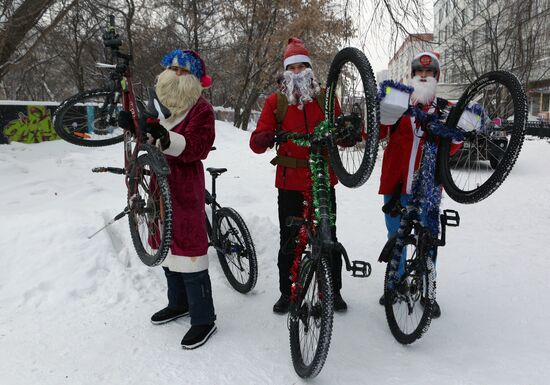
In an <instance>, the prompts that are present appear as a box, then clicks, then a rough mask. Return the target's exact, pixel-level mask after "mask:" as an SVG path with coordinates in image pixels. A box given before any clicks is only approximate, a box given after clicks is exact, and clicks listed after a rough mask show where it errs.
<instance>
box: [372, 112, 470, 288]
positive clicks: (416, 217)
mask: <svg viewBox="0 0 550 385" xmlns="http://www.w3.org/2000/svg"><path fill="white" fill-rule="evenodd" d="M412 112H413V115H414V116H415V117H416V119H420V121H421V124H422V129H423V131H425V132H426V136H425V140H424V143H423V146H422V148H421V151H422V153H421V156H420V166H419V168H418V170H417V171H416V173H415V176H414V180H413V185H412V197H411V199H410V201H409V204H408V205H407V207H405V208H403V207H401V205H400V203H399V200H397V205H398V207H400V209H399V211H400V214H401V222H400V224H399V229H398V230H397V234H396V236H395V243H394V244H393V248H392V250H391V255H390V256H389V259H390V260H389V261H387V262H388V263H390V264H391V266H392V274H391V275H390V277H389V278H390V279H389V281H388V287H389V288H390V289H391V288H394V287H395V285H396V284H397V283H398V281H403V280H404V279H405V278H406V276H401V275H400V274H399V269H398V267H399V265H400V263H401V259H402V258H403V246H404V241H405V238H406V237H407V236H408V235H409V234H411V232H413V233H414V234H415V235H414V236H415V238H416V240H417V255H419V257H420V258H427V257H428V256H430V257H432V258H434V259H435V256H436V255H437V248H438V247H440V246H445V243H446V240H445V236H446V226H451V227H456V226H458V225H459V222H460V216H459V215H458V212H457V211H455V210H444V211H443V213H442V214H439V212H440V202H441V190H442V187H441V186H440V185H438V184H436V183H435V179H436V178H435V177H436V160H437V156H436V155H437V142H436V137H437V136H450V135H452V134H453V133H452V132H450V131H448V130H447V129H445V128H444V127H443V126H442V125H441V124H439V123H437V121H438V119H439V118H440V114H439V113H434V114H426V113H423V112H422V111H421V110H420V109H418V108H415V109H413V110H412ZM400 189H401V186H399V190H400ZM427 197H433V198H432V202H430V203H431V204H432V206H433V207H431V209H428V208H427V205H426V204H425V205H424V206H425V208H424V211H425V212H426V215H425V217H424V218H422V217H421V215H420V212H421V210H422V206H423V203H426V202H425V200H426V199H428V198H427ZM425 222H428V223H425ZM440 225H441V238H438V236H439V226H440ZM387 252H390V250H383V251H382V255H381V257H380V260H387V259H388V256H387V255H384V254H385V253H387Z"/></svg>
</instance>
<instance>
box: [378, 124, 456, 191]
mask: <svg viewBox="0 0 550 385" xmlns="http://www.w3.org/2000/svg"><path fill="white" fill-rule="evenodd" d="M392 127H393V126H386V125H380V139H383V138H386V137H387V136H388V135H390V139H389V141H388V145H387V147H386V150H385V151H384V157H383V160H382V175H381V176H380V189H379V190H378V193H379V194H384V195H387V194H393V193H394V192H395V189H396V188H397V186H398V185H399V183H400V182H402V183H403V187H402V189H401V193H402V194H410V193H411V187H412V180H413V174H414V172H415V171H416V170H418V167H419V166H420V155H421V153H422V151H421V149H422V146H423V145H424V131H422V129H421V128H420V127H416V122H415V119H414V117H412V116H410V115H407V114H405V115H403V116H402V117H401V120H400V121H399V124H398V126H397V127H396V128H395V129H393V128H392ZM392 131H393V132H392ZM460 146H461V144H454V143H453V144H452V145H451V155H453V154H454V153H455V152H456V151H458V149H459V148H460Z"/></svg>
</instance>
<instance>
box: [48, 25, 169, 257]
mask: <svg viewBox="0 0 550 385" xmlns="http://www.w3.org/2000/svg"><path fill="white" fill-rule="evenodd" d="M103 43H104V45H105V48H106V49H109V50H110V52H111V54H112V57H113V60H114V61H115V63H116V64H100V66H101V67H103V68H109V69H111V73H110V79H111V82H110V87H109V88H107V89H102V90H91V91H84V92H82V93H79V94H77V95H75V96H73V97H71V98H69V99H67V100H65V101H64V102H63V103H61V105H60V106H59V107H58V108H57V109H56V111H55V113H54V127H55V130H56V132H57V134H59V135H60V136H61V137H62V138H63V139H65V140H66V141H68V142H70V143H73V144H76V145H79V146H87V147H98V146H107V145H111V144H114V143H118V142H120V141H124V148H123V150H124V168H119V167H96V168H94V169H93V170H92V171H93V172H111V173H114V174H119V175H124V176H125V178H126V187H127V189H128V193H127V200H126V207H125V208H124V210H123V211H122V212H121V213H119V214H118V215H116V216H115V217H114V218H113V219H112V220H111V221H110V222H108V223H107V224H106V225H105V226H103V227H102V228H101V229H100V230H98V231H97V232H96V233H94V234H92V235H91V236H90V237H89V238H91V237H93V236H94V235H95V234H97V233H98V232H99V231H101V230H103V229H104V228H105V227H107V226H109V225H111V224H112V223H114V222H115V221H117V220H119V219H120V218H122V217H124V216H125V215H126V214H128V220H129V224H130V235H131V237H132V242H133V244H134V247H135V249H136V252H137V254H138V256H139V258H140V259H141V261H142V262H143V263H145V264H146V265H148V266H156V265H158V264H160V263H161V262H162V261H163V260H164V259H165V258H166V255H167V253H168V251H169V249H170V243H171V240H172V205H171V199H170V189H169V186H168V178H167V177H168V175H169V173H170V168H169V166H168V163H167V162H166V159H165V158H164V155H163V154H162V152H161V151H160V150H159V149H158V148H157V147H155V146H153V145H150V144H148V143H147V136H146V134H147V125H146V124H145V116H156V115H157V114H158V112H157V107H156V106H158V108H160V109H161V112H162V113H163V114H164V116H165V117H168V116H169V115H170V111H169V110H168V109H167V108H166V107H164V106H163V105H162V104H161V103H160V102H159V101H158V99H157V98H156V95H155V93H154V91H153V90H152V89H151V90H150V94H149V103H148V105H147V106H144V105H143V103H142V102H141V101H140V100H139V99H138V98H136V96H135V94H134V90H133V84H132V72H131V67H130V63H131V60H132V58H131V57H130V56H129V55H127V54H125V53H122V52H121V51H120V47H121V46H122V41H121V39H120V37H119V35H118V33H116V31H115V25H114V16H110V19H109V27H108V29H107V31H106V32H105V33H104V34H103ZM120 110H124V111H127V112H130V113H131V115H132V121H133V127H134V128H133V129H132V130H123V129H122V128H120V127H118V113H119V111H120Z"/></svg>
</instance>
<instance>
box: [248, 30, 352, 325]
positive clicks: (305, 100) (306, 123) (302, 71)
mask: <svg viewBox="0 0 550 385" xmlns="http://www.w3.org/2000/svg"><path fill="white" fill-rule="evenodd" d="M283 66H284V73H283V78H282V79H281V82H280V83H279V84H280V92H282V93H283V95H284V96H285V97H286V99H287V101H288V109H287V111H286V114H285V115H284V120H283V121H282V123H281V124H280V127H279V124H278V123H277V119H276V109H277V101H278V95H277V92H275V93H273V94H271V95H270V96H269V97H268V98H267V99H266V101H265V105H264V107H263V109H262V112H261V114H260V118H259V120H258V123H257V125H256V129H255V130H254V132H253V133H252V135H251V137H250V148H251V149H252V151H254V152H255V153H258V154H261V153H264V152H265V151H266V150H267V149H268V148H272V147H273V146H274V143H275V142H274V140H275V132H276V131H279V130H282V131H285V132H295V133H302V134H306V133H309V134H311V133H313V132H314V130H315V127H316V126H317V125H318V124H319V123H320V122H321V121H323V120H324V119H325V115H324V111H323V106H321V105H319V102H318V101H317V96H318V95H319V93H320V92H321V88H320V85H319V82H318V81H317V79H316V78H315V74H314V72H313V69H312V66H311V58H310V56H309V51H308V50H307V49H306V48H305V46H304V43H303V42H302V41H301V40H300V39H298V38H296V37H292V38H290V39H289V40H288V45H287V47H286V49H285V51H284V54H283ZM279 97H280V96H279ZM338 108H339V107H338ZM336 113H337V114H338V113H339V110H338V109H337V111H336ZM309 152H310V149H309V148H308V147H300V146H298V145H296V144H294V143H293V142H291V141H286V142H284V143H281V144H280V145H279V146H278V148H277V156H276V158H275V159H274V160H273V161H272V163H274V164H276V165H277V170H276V174H275V187H277V189H278V199H277V203H278V211H279V232H280V249H279V254H278V262H277V266H278V268H279V291H280V292H281V295H280V298H279V299H278V300H277V302H276V303H275V305H274V306H273V311H274V312H275V313H279V314H285V313H287V312H288V309H289V306H290V288H291V280H290V269H291V266H292V263H293V261H294V257H295V247H296V237H297V234H298V228H297V227H288V226H286V224H285V221H286V218H288V217H289V216H298V217H300V216H302V215H303V212H304V192H305V191H307V190H308V189H309V186H310V177H309V165H308V160H309ZM329 173H330V185H331V189H330V193H331V202H332V205H333V212H334V213H336V196H335V191H334V185H335V184H336V183H337V179H336V176H335V175H334V173H333V171H332V169H330V170H329ZM332 237H333V240H335V241H336V228H335V227H333V228H332ZM331 259H332V261H331V269H332V280H333V285H334V293H335V296H334V310H336V311H345V310H347V304H346V302H345V301H344V300H343V298H342V296H341V294H340V290H341V288H342V278H341V272H342V259H341V256H340V255H339V254H338V253H335V254H334V255H333V258H331Z"/></svg>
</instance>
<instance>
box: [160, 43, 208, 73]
mask: <svg viewBox="0 0 550 385" xmlns="http://www.w3.org/2000/svg"><path fill="white" fill-rule="evenodd" d="M174 58H177V60H178V64H179V65H180V66H182V67H187V65H188V64H189V67H190V69H191V70H190V71H191V73H192V74H193V75H195V76H196V77H197V78H199V79H200V78H201V77H202V76H203V75H204V74H203V72H202V64H201V62H200V60H199V59H198V58H196V57H195V56H194V55H193V54H191V53H189V52H184V51H182V50H181V49H179V48H178V49H175V50H173V51H172V52H170V53H168V54H166V55H164V57H163V58H162V61H161V64H162V66H163V67H165V68H168V67H170V66H171V65H172V61H173V60H174Z"/></svg>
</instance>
